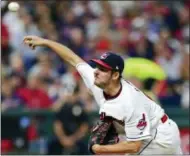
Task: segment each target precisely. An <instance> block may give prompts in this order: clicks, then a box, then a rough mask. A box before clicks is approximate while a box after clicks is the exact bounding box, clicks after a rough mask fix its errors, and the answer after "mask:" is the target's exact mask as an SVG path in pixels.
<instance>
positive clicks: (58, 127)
mask: <svg viewBox="0 0 190 156" xmlns="http://www.w3.org/2000/svg"><path fill="white" fill-rule="evenodd" d="M78 93H79V88H78V87H76V88H75V91H74V94H73V95H72V94H71V95H70V96H68V97H67V102H65V103H64V104H63V107H62V108H61V109H60V110H59V111H58V112H57V113H56V119H55V121H54V124H53V126H54V132H55V136H56V138H55V139H54V140H52V141H51V142H50V143H49V146H48V154H51V155H52V154H57V155H61V154H64V151H65V150H68V149H70V150H71V151H73V149H74V148H77V151H78V153H77V154H81V155H85V154H88V150H87V149H88V148H87V142H86V141H84V138H85V135H86V134H87V131H88V121H87V114H86V113H85V112H84V109H83V104H82V103H81V102H80V101H79V100H78ZM68 119H69V120H68ZM70 154H72V153H70Z"/></svg>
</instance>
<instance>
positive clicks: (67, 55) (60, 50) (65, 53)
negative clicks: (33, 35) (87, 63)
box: [44, 40, 84, 66]
mask: <svg viewBox="0 0 190 156" xmlns="http://www.w3.org/2000/svg"><path fill="white" fill-rule="evenodd" d="M44 46H47V47H48V48H50V49H52V50H53V51H54V52H55V53H57V54H58V55H59V56H60V57H61V58H62V59H63V60H64V61H67V62H68V63H69V64H71V65H73V66H75V65H76V64H78V63H81V62H84V60H82V59H81V58H80V57H79V56H78V55H76V54H75V53H74V52H73V51H72V50H71V49H69V48H68V47H66V46H64V45H62V44H60V43H57V42H54V41H51V40H45V43H44Z"/></svg>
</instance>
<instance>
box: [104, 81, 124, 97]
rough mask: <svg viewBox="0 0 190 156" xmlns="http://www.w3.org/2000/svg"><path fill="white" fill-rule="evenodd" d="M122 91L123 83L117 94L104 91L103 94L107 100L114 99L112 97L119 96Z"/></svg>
mask: <svg viewBox="0 0 190 156" xmlns="http://www.w3.org/2000/svg"><path fill="white" fill-rule="evenodd" d="M121 91H122V84H121V87H120V89H119V91H118V92H117V94H116V95H114V96H111V95H108V94H106V93H105V92H103V95H104V98H105V99H106V100H112V99H115V98H117V97H118V96H119V95H120V93H121Z"/></svg>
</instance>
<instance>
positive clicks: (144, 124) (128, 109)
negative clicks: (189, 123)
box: [76, 63, 180, 154]
mask: <svg viewBox="0 0 190 156" xmlns="http://www.w3.org/2000/svg"><path fill="white" fill-rule="evenodd" d="M76 69H77V70H78V72H79V73H80V75H81V77H82V79H83V80H84V82H85V84H86V86H87V87H88V88H89V89H90V90H91V92H92V93H93V96H94V98H95V100H96V102H97V104H98V105H99V106H100V111H99V113H100V114H104V115H105V116H111V117H113V118H115V119H117V120H119V121H121V122H123V123H124V131H125V135H126V137H125V139H126V140H127V141H137V140H142V141H143V146H142V149H141V150H140V153H142V154H152V152H153V153H156V150H157V151H158V152H157V153H158V154H171V153H172V154H174V153H176V151H174V150H176V148H178V146H179V143H180V139H179V130H178V127H177V125H176V124H175V123H174V122H173V121H172V120H170V119H169V120H168V121H167V122H165V123H164V124H163V123H162V122H161V120H160V119H161V118H162V117H163V116H164V114H165V113H164V110H163V109H162V108H161V107H160V106H159V105H157V104H156V103H155V102H154V101H152V100H151V99H150V98H148V97H147V96H146V95H145V94H144V93H143V92H141V91H140V90H138V89H137V88H136V87H135V86H134V85H133V84H131V83H130V82H127V81H125V80H123V79H121V84H122V87H121V90H120V92H119V93H118V96H116V97H115V98H112V99H107V98H105V94H104V92H103V90H102V89H101V88H99V87H97V86H96V85H95V84H94V80H95V78H94V70H95V69H93V68H92V67H91V66H90V65H88V64H87V63H79V64H77V65H76ZM167 123H168V124H167ZM163 125H165V126H163ZM170 125H171V126H170ZM174 135H176V136H175V139H174V138H172V137H173V136H174ZM147 145H148V146H147ZM170 147H171V148H170ZM161 148H163V149H164V151H163V152H160V151H161V150H160V149H161ZM166 148H167V150H166ZM168 149H170V150H169V152H168ZM177 153H178V154H180V153H179V152H177Z"/></svg>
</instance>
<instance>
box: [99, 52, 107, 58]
mask: <svg viewBox="0 0 190 156" xmlns="http://www.w3.org/2000/svg"><path fill="white" fill-rule="evenodd" d="M108 56H109V53H104V54H102V55H101V57H100V58H101V59H106V58H107V57H108Z"/></svg>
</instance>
